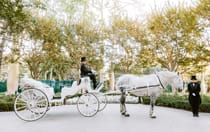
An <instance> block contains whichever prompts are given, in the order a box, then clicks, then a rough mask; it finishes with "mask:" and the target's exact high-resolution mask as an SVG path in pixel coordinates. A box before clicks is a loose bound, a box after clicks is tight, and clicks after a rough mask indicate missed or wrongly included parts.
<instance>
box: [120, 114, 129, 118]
mask: <svg viewBox="0 0 210 132" xmlns="http://www.w3.org/2000/svg"><path fill="white" fill-rule="evenodd" d="M121 114H122V115H124V116H125V117H129V116H130V114H128V113H121Z"/></svg>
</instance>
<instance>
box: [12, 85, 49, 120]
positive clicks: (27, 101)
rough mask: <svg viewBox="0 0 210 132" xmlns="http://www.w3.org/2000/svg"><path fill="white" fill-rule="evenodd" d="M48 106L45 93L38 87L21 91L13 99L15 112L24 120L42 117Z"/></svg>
mask: <svg viewBox="0 0 210 132" xmlns="http://www.w3.org/2000/svg"><path fill="white" fill-rule="evenodd" d="M48 106H49V101H48V98H47V96H46V94H45V93H43V92H42V91H41V90H39V89H33V88H32V89H27V90H24V91H22V92H21V93H20V94H19V95H18V96H17V97H16V99H15V103H14V110H15V114H16V115H17V116H18V117H19V118H20V119H22V120H24V121H35V120H38V119H40V118H42V117H43V116H44V115H45V114H46V112H47V110H48Z"/></svg>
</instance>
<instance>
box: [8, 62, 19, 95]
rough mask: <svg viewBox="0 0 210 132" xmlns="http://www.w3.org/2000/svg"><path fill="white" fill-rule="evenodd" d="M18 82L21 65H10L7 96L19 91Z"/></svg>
mask: <svg viewBox="0 0 210 132" xmlns="http://www.w3.org/2000/svg"><path fill="white" fill-rule="evenodd" d="M18 81H19V64H18V63H10V64H8V77H7V93H6V94H15V91H16V90H17V89H18Z"/></svg>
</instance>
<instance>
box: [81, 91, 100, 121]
mask: <svg viewBox="0 0 210 132" xmlns="http://www.w3.org/2000/svg"><path fill="white" fill-rule="evenodd" d="M77 109H78V111H79V112H80V114H81V115H83V116H85V117H91V116H94V115H95V114H96V113H97V112H98V110H99V101H98V98H97V97H96V96H95V95H94V94H92V93H85V94H83V95H81V96H80V97H79V99H78V101H77Z"/></svg>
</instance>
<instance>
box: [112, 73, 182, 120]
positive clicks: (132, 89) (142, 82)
mask: <svg viewBox="0 0 210 132" xmlns="http://www.w3.org/2000/svg"><path fill="white" fill-rule="evenodd" d="M169 84H170V85H171V86H172V88H176V89H177V88H183V81H182V79H181V77H180V76H179V75H178V74H177V73H175V72H170V71H161V72H158V73H155V74H150V75H144V76H141V77H140V76H137V75H131V74H126V75H122V76H120V77H119V78H118V80H117V82H116V88H117V89H119V90H120V91H121V98H120V112H121V114H122V115H124V116H129V114H128V113H127V110H126V106H125V101H126V92H129V93H132V94H134V95H136V96H139V97H141V96H150V105H151V107H150V112H149V115H150V117H151V118H156V116H155V114H154V105H155V102H156V99H157V97H159V96H160V94H161V93H162V91H163V89H165V88H166V87H167V86H168V85H169Z"/></svg>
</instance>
